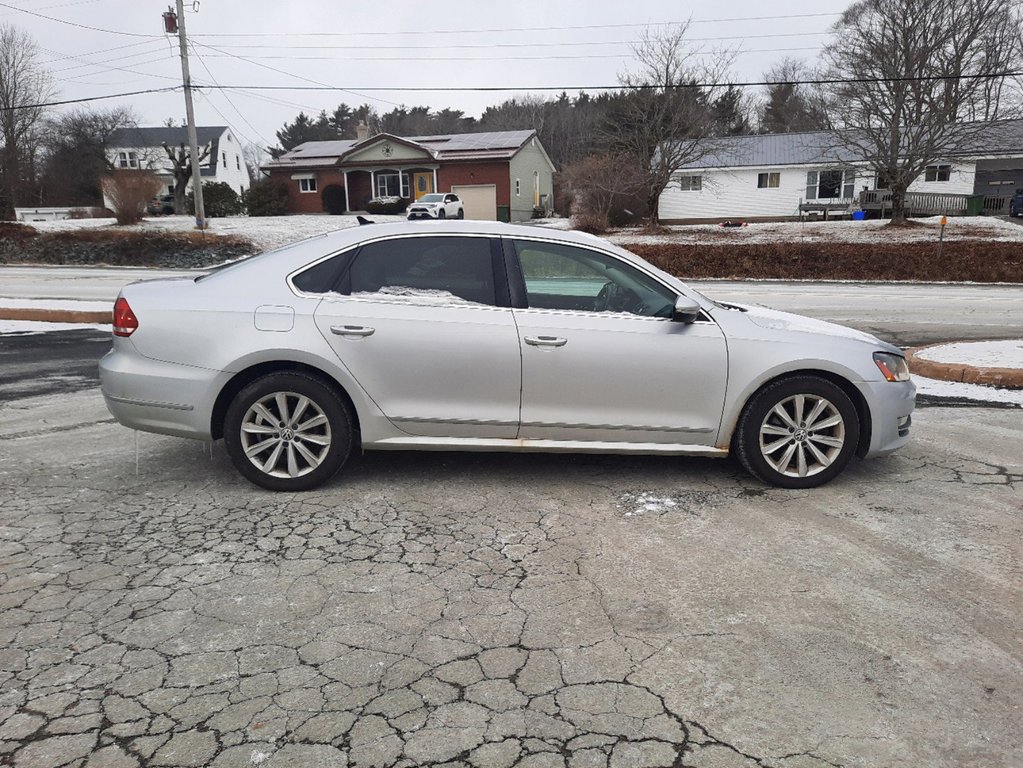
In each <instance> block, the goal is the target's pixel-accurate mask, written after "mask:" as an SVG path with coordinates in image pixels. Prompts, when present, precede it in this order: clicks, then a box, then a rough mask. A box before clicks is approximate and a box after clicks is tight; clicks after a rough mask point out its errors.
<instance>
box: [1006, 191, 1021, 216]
mask: <svg viewBox="0 0 1023 768" xmlns="http://www.w3.org/2000/svg"><path fill="white" fill-rule="evenodd" d="M1009 215H1010V216H1023V189H1017V190H1016V194H1014V195H1013V196H1012V199H1011V200H1009Z"/></svg>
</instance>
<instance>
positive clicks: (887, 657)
mask: <svg viewBox="0 0 1023 768" xmlns="http://www.w3.org/2000/svg"><path fill="white" fill-rule="evenodd" d="M914 421H915V424H914V431H915V436H914V440H913V441H912V442H911V443H910V445H909V446H908V448H907V449H904V450H903V451H901V452H900V453H898V454H896V455H894V456H892V457H890V458H887V459H881V460H875V461H871V462H860V463H857V464H854V465H853V466H852V467H851V468H850V469H849V470H848V471H847V472H846V474H845V475H844V476H843V477H842V478H840V479H839V480H838V481H836V482H834V483H832V484H831V485H829V486H826V487H824V488H821V489H818V490H815V491H811V492H793V491H781V490H777V489H769V488H765V487H763V486H760V485H758V484H756V483H754V482H753V481H752V480H750V479H748V478H747V477H746V476H745V475H743V474H742V473H741V471H739V470H738V469H737V468H736V467H734V466H733V465H731V464H730V463H727V462H718V461H710V460H681V459H668V458H655V457H635V458H633V457H588V456H560V455H548V456H541V455H520V456H516V455H469V454H401V453H381V454H370V455H367V456H366V457H364V458H360V459H358V460H356V461H355V462H354V463H353V464H351V465H350V467H349V469H348V470H347V471H346V473H345V474H343V475H342V476H341V477H340V478H338V479H337V480H336V481H334V482H333V483H331V484H330V485H328V486H327V487H326V488H323V489H320V490H318V491H315V492H311V493H306V494H295V495H280V494H270V493H267V492H264V491H261V490H259V489H257V488H255V487H253V486H251V485H249V484H247V483H246V482H245V481H243V480H241V479H240V478H239V477H238V476H237V474H236V473H235V472H234V471H233V469H232V468H231V466H230V464H229V462H228V460H227V458H226V456H225V455H224V453H223V450H222V448H221V447H220V446H219V445H215V446H214V447H213V450H212V452H211V451H210V449H209V446H204V445H201V444H198V443H193V442H188V441H182V440H176V439H172V438H162V437H157V436H153V435H148V434H143V435H140V437H139V445H138V454H137V456H138V474H136V444H135V438H134V433H132V432H130V431H128V430H126V429H124V428H122V427H120V426H118V425H116V424H114V423H112V421H111V420H110V417H109V415H108V414H107V412H106V410H105V408H104V406H103V404H102V399H101V397H100V396H99V394H98V392H96V391H95V390H94V389H90V390H84V391H79V392H70V393H63V394H60V395H51V396H46V397H29V398H22V399H17V400H12V401H8V402H5V403H3V404H0V764H6V765H13V766H17V767H18V768H21V767H22V766H31V767H33V768H35V767H41V766H89V767H90V768H92V767H94V766H103V767H104V768H120V766H207V765H209V766H216V767H217V768H225V767H228V766H239V767H240V766H254V765H258V766H263V767H264V768H274V766H332V767H334V766H352V767H353V768H355V767H361V766H408V767H411V766H441V765H444V766H452V767H453V766H472V767H474V768H484V767H487V768H489V767H492V766H494V767H497V766H513V765H518V766H532V767H533V768H539V767H543V766H555V767H558V768H560V767H562V766H564V767H566V768H586V767H588V766H609V767H611V766H613V767H615V768H618V767H619V766H620V767H622V768H640V767H642V766H693V767H696V768H740V767H746V766H778V767H780V768H811V767H815V766H928V767H929V768H933V767H934V766H984V767H985V768H991V767H994V766H1018V765H1020V764H1021V763H1023V746H1021V745H1023V732H1021V731H1023V727H1021V722H1023V719H1021V716H1020V715H1021V713H1020V702H1021V701H1023V663H1021V662H1023V648H1021V642H1020V638H1021V637H1023V632H1021V630H1023V626H1021V625H1023V620H1021V615H1023V611H1021V607H1023V600H1021V580H1020V575H1021V545H1020V542H1021V540H1023V539H1021V535H1020V534H1021V528H1023V493H1021V490H1023V463H1021V462H1023V455H1021V452H1020V449H1019V446H1020V444H1021V440H1020V438H1021V434H1023V412H1019V411H997V410H988V409H955V410H953V409H946V408H930V409H927V410H925V411H920V412H918V414H917V415H916V416H915V417H914Z"/></svg>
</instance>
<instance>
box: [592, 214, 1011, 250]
mask: <svg viewBox="0 0 1023 768" xmlns="http://www.w3.org/2000/svg"><path fill="white" fill-rule="evenodd" d="M912 221H913V222H914V223H915V224H916V225H917V226H910V227H904V228H903V227H899V228H894V227H888V226H887V224H888V222H887V221H884V220H881V219H871V220H867V221H803V222H799V221H783V222H755V223H751V224H749V225H748V226H745V227H735V228H731V227H722V226H720V225H718V224H684V225H677V226H670V227H667V228H666V229H667V230H668V231H667V233H666V234H662V235H648V234H643V230H642V229H640V228H638V227H633V228H629V229H620V230H615V231H612V232H611V233H610V234H608V235H607V236H606V237H607V239H608V240H610V241H611V242H613V243H617V244H618V245H628V244H632V245H662V244H664V243H680V244H686V245H727V244H740V245H742V244H752V243H777V242H843V243H881V242H885V243H919V242H933V243H937V242H938V238H939V236H940V234H941V218H940V217H939V216H932V217H928V218H923V219H913V220H912ZM944 239H945V240H993V241H1000V242H1023V227H1021V226H1020V225H1018V224H1014V223H1013V222H1011V221H1007V220H1005V219H999V218H995V217H993V216H958V217H950V218H949V219H948V225H947V226H946V227H945V236H944Z"/></svg>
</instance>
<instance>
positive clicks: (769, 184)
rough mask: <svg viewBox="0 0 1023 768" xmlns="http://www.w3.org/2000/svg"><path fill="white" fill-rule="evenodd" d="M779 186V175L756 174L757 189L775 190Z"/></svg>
mask: <svg viewBox="0 0 1023 768" xmlns="http://www.w3.org/2000/svg"><path fill="white" fill-rule="evenodd" d="M780 186H781V174H780V173H758V174H757V189H777V188H778V187H780Z"/></svg>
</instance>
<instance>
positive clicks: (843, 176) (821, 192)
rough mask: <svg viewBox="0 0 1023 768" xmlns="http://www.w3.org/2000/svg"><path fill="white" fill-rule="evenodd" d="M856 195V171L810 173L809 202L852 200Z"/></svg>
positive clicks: (807, 190)
mask: <svg viewBox="0 0 1023 768" xmlns="http://www.w3.org/2000/svg"><path fill="white" fill-rule="evenodd" d="M855 193H856V171H853V170H845V171H838V170H826V171H808V172H807V174H806V199H807V200H818V199H821V200H836V199H843V200H851V199H852V197H853V195H854V194H855Z"/></svg>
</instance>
